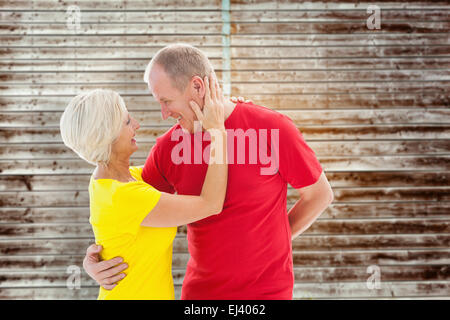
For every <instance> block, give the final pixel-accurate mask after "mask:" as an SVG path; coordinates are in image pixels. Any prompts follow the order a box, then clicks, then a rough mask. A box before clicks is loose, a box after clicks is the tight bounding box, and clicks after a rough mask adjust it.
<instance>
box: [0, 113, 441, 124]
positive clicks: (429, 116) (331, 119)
mask: <svg viewBox="0 0 450 320" xmlns="http://www.w3.org/2000/svg"><path fill="white" fill-rule="evenodd" d="M279 112H280V113H281V114H285V115H287V116H288V117H289V118H291V119H292V120H293V121H294V123H295V124H296V125H297V126H299V125H354V124H356V125H359V124H368V125H377V124H393V125H394V124H404V123H408V124H415V123H418V124H426V123H435V124H446V123H450V110H443V109H429V108H423V109H406V110H405V109H397V110H364V109H361V110H358V109H356V110H326V111H324V110H292V111H291V110H290V111H285V110H280V111H279ZM130 114H131V115H132V116H133V118H135V119H136V120H137V121H138V122H139V123H140V124H141V125H151V126H153V125H154V126H167V125H174V124H175V123H176V121H175V120H174V119H172V118H169V119H167V120H163V119H162V117H161V112H160V111H159V110H154V111H153V110H148V111H134V112H130ZM61 115H62V112H2V113H0V123H1V126H2V127H3V128H5V127H15V128H18V127H41V126H46V127H56V126H59V121H60V119H61Z"/></svg>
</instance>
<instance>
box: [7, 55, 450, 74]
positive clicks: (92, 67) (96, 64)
mask: <svg viewBox="0 0 450 320" xmlns="http://www.w3.org/2000/svg"><path fill="white" fill-rule="evenodd" d="M1 58H2V57H1V56H0V70H1V71H2V72H4V71H14V72H32V71H39V72H54V71H55V70H58V71H65V72H85V71H88V72H99V71H106V72H111V71H117V72H123V71H133V72H141V74H142V75H144V71H145V68H146V66H147V64H148V62H149V61H150V57H148V58H140V59H130V60H127V59H122V60H121V59H104V60H102V59H85V60H70V59H69V60H66V59H58V60H51V59H50V60H45V59H41V60H38V59H35V60H7V59H1ZM436 60H438V61H441V59H434V58H431V59H423V61H422V63H424V64H427V65H429V66H430V68H432V67H433V66H434V65H435V64H436ZM209 61H210V62H211V64H212V66H213V67H214V69H215V70H216V71H217V70H221V68H222V60H221V58H216V57H210V58H209ZM442 61H443V62H442V63H444V64H445V63H446V62H445V60H442ZM405 63H408V62H407V61H405ZM417 63H420V62H419V61H418V62H417ZM449 63H450V61H449Z"/></svg>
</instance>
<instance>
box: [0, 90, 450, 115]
mask: <svg viewBox="0 0 450 320" xmlns="http://www.w3.org/2000/svg"><path fill="white" fill-rule="evenodd" d="M244 96H245V97H246V98H250V99H252V100H253V102H254V103H255V104H260V105H264V106H267V107H269V108H271V109H284V110H288V109H314V110H317V109H366V110H367V109H380V108H382V109H415V108H423V107H427V108H434V109H437V108H448V107H449V106H450V98H449V97H448V95H447V94H446V93H445V92H443V93H426V92H418V93H416V94H414V93H407V94H389V93H386V94H381V93H379V94H328V93H326V94H317V95H301V94H290V95H250V96H249V95H248V94H247V95H244ZM72 97H73V95H72V94H71V95H66V96H62V95H55V96H42V95H36V96H9V97H8V96H2V97H0V107H1V108H2V110H3V111H4V112H7V111H61V112H62V111H64V109H65V107H66V106H67V104H68V102H69V101H70V99H71V98H72ZM122 97H123V98H124V100H125V103H126V104H127V108H128V109H129V110H130V111H138V110H139V111H148V110H158V111H159V110H160V105H159V103H157V102H156V100H155V99H153V97H152V96H151V95H150V94H148V93H147V94H145V95H129V94H127V93H125V94H122Z"/></svg>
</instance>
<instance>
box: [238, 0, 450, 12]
mask: <svg viewBox="0 0 450 320" xmlns="http://www.w3.org/2000/svg"><path fill="white" fill-rule="evenodd" d="M378 3H380V4H382V7H383V10H384V9H409V10H411V9H419V8H426V9H432V8H442V9H446V10H448V9H449V5H448V2H446V1H433V3H432V4H430V2H429V1H417V0H412V1H408V2H398V1H392V0H381V1H379V2H378ZM371 4H373V3H372V2H370V1H358V0H350V1H345V2H342V1H321V0H312V1H308V2H298V1H295V0H282V1H277V2H273V1H270V0H248V1H243V0H232V1H231V10H233V11H238V10H252V9H253V10H254V9H255V8H257V9H258V10H262V9H265V10H269V9H270V10H290V11H292V10H308V9H309V10H311V9H314V10H364V11H366V9H367V7H368V6H369V5H371Z"/></svg>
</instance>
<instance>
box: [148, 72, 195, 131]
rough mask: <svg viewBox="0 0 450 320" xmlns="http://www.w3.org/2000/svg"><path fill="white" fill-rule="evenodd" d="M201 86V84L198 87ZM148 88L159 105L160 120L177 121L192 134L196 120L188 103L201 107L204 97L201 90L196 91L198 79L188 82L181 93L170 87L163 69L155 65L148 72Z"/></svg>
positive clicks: (170, 84) (170, 82) (169, 80)
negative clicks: (170, 119)
mask: <svg viewBox="0 0 450 320" xmlns="http://www.w3.org/2000/svg"><path fill="white" fill-rule="evenodd" d="M200 81H201V80H200ZM202 85H203V84H202V83H201V84H200V86H202ZM148 86H149V90H150V92H152V94H153V97H154V98H155V99H156V101H158V102H159V104H160V105H161V114H162V118H163V119H164V120H166V119H167V118H169V117H171V118H174V119H177V123H179V124H180V125H181V127H182V128H183V129H185V130H186V131H188V132H190V133H193V132H194V121H197V120H198V119H197V117H196V115H195V113H194V111H192V109H191V107H190V106H189V101H190V100H194V101H195V102H197V104H198V105H199V106H200V107H203V97H204V93H203V96H202V94H201V92H202V90H201V89H202V88H200V90H198V86H199V83H198V79H197V80H192V81H190V83H189V84H188V86H187V87H186V89H185V90H184V92H181V91H180V90H179V89H177V88H175V87H173V86H172V81H171V79H170V78H169V76H168V75H167V74H166V72H165V71H164V69H163V68H162V67H161V66H160V65H158V64H155V65H153V68H152V70H151V71H150V75H149V82H148ZM203 89H204V86H203Z"/></svg>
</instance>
